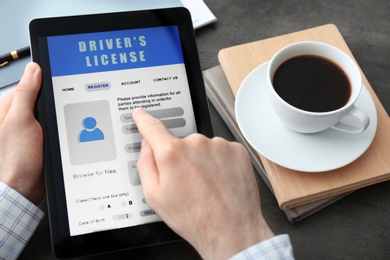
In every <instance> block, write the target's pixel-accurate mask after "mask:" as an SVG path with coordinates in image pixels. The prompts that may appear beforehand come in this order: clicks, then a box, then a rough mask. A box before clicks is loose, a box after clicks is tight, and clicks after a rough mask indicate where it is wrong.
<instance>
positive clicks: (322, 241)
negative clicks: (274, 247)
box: [20, 0, 390, 259]
mask: <svg viewBox="0 0 390 260" xmlns="http://www.w3.org/2000/svg"><path fill="white" fill-rule="evenodd" d="M205 2H206V3H207V5H208V6H209V7H210V9H211V10H212V11H213V13H214V14H215V15H216V16H217V18H218V22H216V23H214V24H211V25H208V26H206V27H203V28H200V29H198V30H197V31H196V39H197V44H198V51H199V56H200V62H201V66H202V69H203V70H206V69H209V68H212V67H214V66H217V65H218V64H219V63H218V58H217V54H218V52H219V50H220V49H222V48H226V47H230V46H234V45H237V44H243V43H247V42H251V41H257V40H261V39H266V38H269V37H273V36H278V35H282V34H286V33H291V32H295V31H299V30H303V29H308V28H312V27H316V26H320V25H324V24H328V23H333V24H335V25H336V26H337V27H338V28H339V30H340V31H341V33H342V35H343V36H344V38H345V40H346V42H347V44H348V46H349V48H350V49H351V51H352V53H353V54H354V56H355V58H356V60H357V61H358V63H359V65H360V67H361V68H362V70H363V72H364V73H365V75H366V77H367V78H368V81H369V82H370V83H371V85H372V87H373V88H374V90H375V92H376V94H377V95H378V97H379V99H380V100H381V102H382V103H383V105H384V107H385V109H386V111H387V113H390V1H388V0H370V1H367V0H343V1H336V0H310V1H309V0H308V1H305V0H289V1H280V0H262V1H260V0H246V1H237V0H223V1H222V0H205ZM210 112H211V116H212V122H213V126H214V130H215V135H217V136H221V137H224V138H226V139H228V140H234V138H233V136H232V135H231V133H230V132H229V130H228V128H227V127H226V125H225V124H224V122H223V121H222V119H221V118H220V116H219V115H218V113H217V112H216V110H215V109H214V108H213V107H212V106H210ZM389 130H390V129H389ZM389 149H390V147H389ZM259 189H260V193H261V197H262V208H263V213H264V215H265V218H266V220H267V221H268V223H269V225H270V226H271V228H272V229H273V230H274V231H275V232H276V233H278V234H281V233H287V234H289V235H290V238H291V241H292V244H293V247H294V254H295V257H296V258H297V259H390V182H384V183H380V184H376V185H373V186H370V187H367V188H363V189H361V190H358V191H355V192H354V193H352V194H351V195H348V196H347V197H345V198H343V199H341V200H340V201H338V202H336V203H334V204H332V205H330V206H328V207H327V208H325V209H323V210H321V211H319V212H317V213H315V214H314V215H312V216H310V217H308V218H306V219H304V220H302V221H300V222H298V223H295V224H291V223H289V221H288V220H287V218H286V217H285V215H284V213H283V212H282V211H281V210H280V209H279V208H278V205H277V202H276V200H275V198H274V197H273V195H272V194H271V192H270V191H269V190H268V188H267V187H266V185H265V184H264V183H263V182H262V181H261V180H259ZM237 210H239V209H237ZM199 258H200V257H199V255H198V254H197V253H196V251H195V250H194V249H193V248H192V247H191V246H190V245H189V244H187V243H186V242H185V241H180V242H176V243H171V244H166V245H159V246H155V247H154V248H152V249H150V248H140V249H133V250H128V251H123V252H117V253H112V254H107V255H101V256H95V257H88V258H87V259H199ZM20 259H55V258H54V256H53V254H52V252H51V245H50V234H49V224H48V219H47V217H45V218H44V219H43V221H42V222H41V224H40V226H39V227H38V229H37V231H36V232H35V234H34V235H33V237H32V238H31V240H30V242H29V243H28V244H27V246H26V248H25V249H24V251H23V252H22V254H21V256H20Z"/></svg>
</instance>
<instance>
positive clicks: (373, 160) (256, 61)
mask: <svg viewBox="0 0 390 260" xmlns="http://www.w3.org/2000/svg"><path fill="white" fill-rule="evenodd" d="M306 40H314V41H321V42H325V43H328V44H331V45H334V46H336V47H338V48H339V49H341V50H343V51H344V52H346V53H347V54H349V55H350V56H351V57H352V58H353V59H354V57H353V55H352V53H351V51H350V50H349V48H348V46H347V44H346V42H345V41H344V39H343V37H342V35H341V33H340V32H339V30H338V29H337V27H336V26H335V25H333V24H328V25H323V26H319V27H316V28H312V29H308V30H303V31H299V32H295V33H291V34H287V35H282V36H278V37H274V38H270V39H265V40H260V41H256V42H251V43H246V44H242V45H238V46H233V47H230V48H226V49H222V50H221V51H220V53H219V55H218V58H219V62H220V64H221V66H222V69H223V71H224V73H225V75H226V78H227V79H228V82H229V84H230V87H231V89H232V91H233V94H234V96H236V94H237V91H238V89H239V87H240V85H241V83H242V81H243V80H244V79H245V77H246V76H247V75H248V74H249V73H250V72H251V71H252V70H253V69H255V68H256V67H257V66H259V65H261V64H262V63H264V62H266V61H268V60H270V59H271V57H272V56H273V55H274V54H275V53H276V52H277V51H278V50H279V49H281V48H282V47H284V46H286V45H288V44H291V43H294V42H298V41H306ZM361 73H362V79H363V83H364V85H365V86H366V87H367V89H368V91H369V92H370V94H371V96H372V98H373V100H374V102H375V106H376V110H377V114H378V125H377V132H376V135H375V138H374V140H373V142H372V143H371V146H370V147H369V148H368V149H367V151H366V152H365V153H364V154H363V155H362V156H361V157H359V158H358V159H357V160H355V161H354V162H352V163H350V164H348V165H347V166H344V167H342V168H339V169H336V170H332V171H327V172H320V173H310V172H300V171H294V170H291V169H287V168H284V167H282V166H280V165H277V164H275V163H273V162H271V161H270V160H268V159H266V158H265V157H264V156H262V155H260V154H259V156H260V158H261V161H262V163H263V165H264V168H265V170H266V172H267V175H268V179H269V181H270V183H271V186H272V188H273V190H274V194H275V197H276V198H277V200H278V203H279V206H280V207H281V208H282V209H287V208H293V207H297V206H299V205H303V204H307V203H309V202H313V201H317V200H320V199H324V198H328V197H331V196H335V195H337V194H342V193H345V192H348V191H352V190H356V189H358V188H362V187H365V186H368V185H372V184H375V183H378V182H382V181H386V180H390V160H389V158H390V131H388V130H389V129H390V119H389V116H388V114H387V113H386V111H385V109H384V107H383V105H382V104H381V102H380V101H379V99H378V97H377V96H376V94H375V92H374V90H373V89H372V87H371V85H370V84H369V82H368V80H367V78H366V77H365V75H364V73H363V72H362V71H361Z"/></svg>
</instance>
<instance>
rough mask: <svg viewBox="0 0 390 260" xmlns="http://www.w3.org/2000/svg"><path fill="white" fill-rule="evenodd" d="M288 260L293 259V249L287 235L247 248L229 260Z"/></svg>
mask: <svg viewBox="0 0 390 260" xmlns="http://www.w3.org/2000/svg"><path fill="white" fill-rule="evenodd" d="M255 259H270V260H274V259H277V260H282V259H283V260H290V259H294V255H293V249H292V246H291V242H290V237H289V236H288V235H278V236H275V237H272V238H270V239H268V240H264V241H262V242H260V243H258V244H256V245H253V246H251V247H248V248H247V249H245V250H243V251H241V252H240V253H238V254H236V255H234V256H233V257H232V258H230V260H255Z"/></svg>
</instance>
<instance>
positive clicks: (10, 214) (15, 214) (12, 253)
mask: <svg viewBox="0 0 390 260" xmlns="http://www.w3.org/2000/svg"><path fill="white" fill-rule="evenodd" d="M43 214H44V213H43V211H42V210H40V209H39V208H38V207H37V206H35V205H34V204H33V203H31V202H30V201H28V200H27V199H26V198H24V197H23V196H22V195H20V194H19V193H18V192H17V191H15V190H13V189H12V188H10V187H9V186H7V185H6V184H5V183H3V182H0V259H7V260H8V259H16V258H17V257H18V256H19V254H20V253H21V252H22V250H23V248H24V246H25V245H26V243H27V242H28V240H29V239H30V237H31V236H32V234H33V233H34V231H35V229H36V227H37V226H38V224H39V222H40V220H41V219H42V217H43Z"/></svg>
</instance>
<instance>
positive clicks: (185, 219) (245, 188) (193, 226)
mask: <svg viewBox="0 0 390 260" xmlns="http://www.w3.org/2000/svg"><path fill="white" fill-rule="evenodd" d="M133 118H134V121H135V123H136V124H137V127H138V129H139V131H140V133H141V135H142V136H143V138H144V139H143V141H142V148H141V154H140V158H139V160H138V164H137V167H138V171H139V174H140V178H141V181H142V185H143V189H144V193H145V198H146V201H147V203H148V204H149V206H150V207H151V208H152V209H154V210H155V211H156V212H157V214H158V215H159V216H160V217H161V218H162V219H163V220H164V221H165V222H166V223H167V225H169V226H170V227H171V228H172V229H173V230H174V231H175V232H176V233H178V234H179V235H180V236H182V237H183V238H184V239H186V240H187V241H188V242H189V243H191V244H192V245H193V246H194V247H195V249H196V250H197V251H198V252H199V253H200V254H201V256H202V257H203V258H205V259H226V258H228V257H231V256H233V255H234V254H236V253H238V252H239V251H241V250H243V249H245V248H247V247H249V246H251V245H253V244H256V243H258V242H260V241H262V240H265V239H267V238H270V237H272V236H273V233H272V231H271V230H270V228H269V227H268V225H267V223H266V222H265V220H264V218H263V216H262V213H261V207H260V197H259V192H258V186H257V183H256V179H255V176H254V173H253V169H252V165H251V162H250V159H249V156H248V154H247V152H246V151H245V149H244V148H243V146H241V145H240V144H238V143H233V142H227V141H225V140H224V139H222V138H213V139H208V138H206V137H204V136H202V135H200V134H192V135H189V136H187V137H185V138H182V139H179V138H176V137H174V136H172V135H171V134H170V133H169V132H168V130H167V129H166V128H165V127H164V125H163V124H162V123H161V122H160V121H159V120H157V119H155V118H154V117H152V116H151V115H149V114H148V113H146V112H145V111H143V110H141V109H137V110H136V111H135V112H134V113H133Z"/></svg>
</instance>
